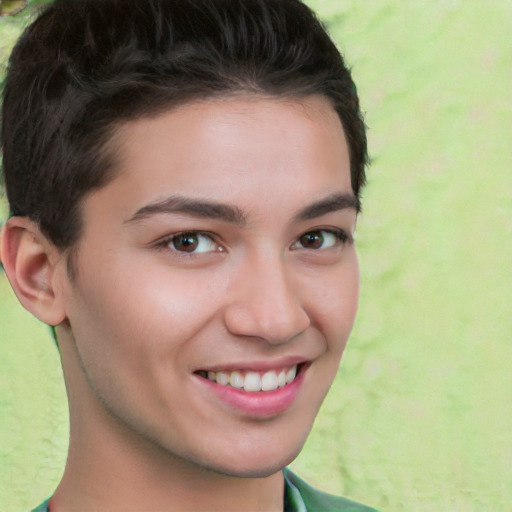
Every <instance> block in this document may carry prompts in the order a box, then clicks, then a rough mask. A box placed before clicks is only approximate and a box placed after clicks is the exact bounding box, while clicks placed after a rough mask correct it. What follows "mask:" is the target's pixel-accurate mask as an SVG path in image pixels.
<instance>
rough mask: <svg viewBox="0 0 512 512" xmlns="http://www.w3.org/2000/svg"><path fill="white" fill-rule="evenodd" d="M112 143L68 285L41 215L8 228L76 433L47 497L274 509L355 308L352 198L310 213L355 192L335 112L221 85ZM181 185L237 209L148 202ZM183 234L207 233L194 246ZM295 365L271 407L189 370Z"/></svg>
mask: <svg viewBox="0 0 512 512" xmlns="http://www.w3.org/2000/svg"><path fill="white" fill-rule="evenodd" d="M113 143H114V146H115V147H116V154H117V155H119V162H118V166H119V171H120V172H119V174H118V177H116V178H115V179H114V180H113V181H111V182H110V183H109V184H108V185H106V186H105V187H104V188H102V189H100V190H98V191H95V192H93V193H91V194H90V195H88V196H87V197H86V198H85V201H84V203H83V218H84V232H83V235H82V237H81V239H80V242H79V245H78V248H77V251H76V267H77V277H76V280H75V281H74V282H70V280H69V275H68V272H67V269H66V260H65V258H64V254H62V253H59V251H57V250H56V249H55V247H53V245H52V244H51V242H48V241H47V240H46V239H45V238H44V236H42V235H41V233H40V232H39V230H38V228H37V226H36V225H34V224H33V223H32V222H30V221H28V220H27V219H23V218H13V219H11V220H10V221H9V223H8V224H7V226H6V229H5V230H4V236H3V248H2V251H3V255H2V258H3V260H4V264H5V266H6V270H7V273H8V276H9V278H10V280H11V283H12V284H13V288H14V289H15V291H16V293H17V294H18V296H19V297H20V300H21V302H22V303H23V304H24V305H25V307H27V308H28V309H29V310H31V311H32V312H33V313H34V314H36V316H38V317H39V318H41V319H42V320H43V321H45V322H47V323H50V324H53V325H57V326H58V327H57V332H58V337H59V344H60V348H61V354H62V361H63V367H64V375H65V379H66V386H67V390H68V395H69V402H70V419H71V434H70V449H69V457H68V461H67V465H66V470H65V473H64V476H63V479H62V482H61V484H60V485H59V487H58V489H57V491H56V493H55V496H54V499H53V502H52V510H55V511H57V512H65V511H71V510H73V511H75V512H76V511H81V510H84V511H85V510H109V511H112V512H114V511H118V510H119V511H121V510H123V511H125V512H126V511H136V510H139V511H140V510H164V509H165V508H166V507H169V505H170V504H172V507H173V510H192V509H193V510H242V509H243V510H266V511H269V510H282V493H283V478H282V473H281V469H282V468H283V467H284V466H285V465H286V464H288V463H289V462H291V461H292V460H293V459H294V458H295V457H296V456H297V454H298V453H299V451H300V449H301V447H302V446H303V443H304V441H305V439H306V436H307V435H308V433H309V431H310V429H311V426H312V423H313V420H314V418H315V416H316V414H317V412H318V409H319V407H320V405H321V403H322V400H323V399H324V397H325V394H326V393H327V391H328V389H329V387H330V385H331V383H332V381H333V379H334V377H335V374H336V371H337V368H338V365H339V361H340V359H341V356H342V354H343V350H344V348H345V345H346V342H347V339H348V336H349V333H350V331H351V329H352V325H353V322H354V318H355V315H356V310H357V300H358V292H359V270H358V262H357V256H356V251H355V247H354V244H353V239H352V235H353V232H354V229H355V224H356V209H355V207H354V206H350V204H349V205H348V206H347V205H346V204H343V205H341V204H338V203H337V204H338V206H336V205H334V206H333V205H331V207H328V208H327V210H330V211H325V210H326V208H324V211H319V212H317V213H318V215H317V214H315V213H314V212H313V213H311V212H309V213H310V215H309V217H308V215H304V213H305V212H304V210H305V208H307V207H308V206H310V205H312V204H314V203H318V202H322V201H323V202H324V203H325V202H326V199H328V198H332V197H333V195H340V196H342V197H343V198H345V199H347V198H348V203H350V199H352V200H353V193H352V189H351V183H350V172H349V169H350V163H349V156H348V149H347V145H346V142H345V138H344V134H343V129H342V126H341V123H340V121H339V118H338V116H337V115H336V113H335V111H334V110H333V108H332V107H331V106H330V104H329V103H328V101H327V100H326V99H324V98H321V97H308V98H302V99H277V98H268V97H254V96H247V97H237V98H226V99H222V100H219V99H216V100H212V101H203V102H195V103H191V104H188V105H185V106H182V107H180V108H178V109H175V110H173V111H170V112H167V113H165V114H161V115H159V116H158V117H156V118H152V119H138V120H135V121H131V122H129V123H127V124H125V125H124V126H122V127H121V128H120V129H119V131H118V132H117V134H116V136H115V140H114V141H113ZM177 195H179V196H180V197H185V198H187V199H188V200H189V201H190V200H191V199H193V200H194V201H196V202H200V203H204V202H209V203H212V202H214V203H216V204H217V203H220V204H222V205H229V206H230V208H231V209H230V212H231V213H233V211H232V210H234V213H236V216H235V217H236V218H224V217H222V216H221V217H222V218H216V217H218V215H216V216H214V217H212V214H211V211H209V213H208V212H207V213H205V212H204V211H202V213H201V214H198V213H197V212H196V213H193V212H183V211H180V212H177V211H166V212H162V211H160V212H155V211H154V210H155V209H157V210H158V208H155V207H154V205H155V204H158V205H160V207H159V208H160V210H161V209H162V208H161V205H162V202H165V201H166V200H167V199H168V198H169V197H173V198H175V197H176V196H177ZM327 202H328V201H327ZM148 205H153V206H152V207H148ZM173 205H174V207H175V203H173ZM168 210H170V209H169V208H168ZM137 212H138V213H137ZM301 212H302V216H300V213H301ZM232 216H233V215H232ZM305 217H308V218H305ZM332 230H334V231H340V230H341V231H342V232H343V234H344V235H343V236H342V239H339V238H338V237H336V236H335V235H333V234H331V233H330V231H332ZM184 231H186V232H194V233H196V232H200V233H203V234H201V235H200V236H199V238H194V237H192V241H193V242H194V243H195V242H197V243H198V245H197V248H195V249H194V252H187V250H188V249H190V247H189V248H188V249H187V250H183V245H181V246H180V245H179V242H180V239H179V238H176V234H179V233H182V232H184ZM307 233H312V235H313V236H312V237H311V236H310V237H309V238H308V237H304V236H303V235H305V234H307ZM173 236H174V237H175V238H172V237H173ZM194 236H196V235H194ZM192 247H194V245H192ZM294 360H300V361H306V362H307V369H306V371H304V372H303V374H302V379H303V381H302V383H301V386H300V389H299V391H298V392H297V393H296V396H295V397H294V400H293V401H292V403H291V405H289V406H288V407H287V408H286V410H284V411H282V412H279V413H268V414H260V413H255V414H252V413H251V412H250V411H245V410H240V409H238V408H236V407H233V406H231V405H229V404H227V403H226V402H224V401H223V400H222V399H221V398H219V396H218V395H217V394H215V393H213V392H212V391H211V388H210V385H209V383H208V381H206V380H205V379H202V378H201V377H199V376H198V374H197V372H198V371H199V370H205V369H206V370H207V369H214V370H219V369H223V368H228V367H229V368H231V367H236V368H240V369H244V368H250V367H251V365H254V364H257V365H270V366H272V365H275V366H279V365H281V366H283V365H284V363H285V362H288V363H289V362H290V361H294ZM240 477H244V478H242V479H241V478H240Z"/></svg>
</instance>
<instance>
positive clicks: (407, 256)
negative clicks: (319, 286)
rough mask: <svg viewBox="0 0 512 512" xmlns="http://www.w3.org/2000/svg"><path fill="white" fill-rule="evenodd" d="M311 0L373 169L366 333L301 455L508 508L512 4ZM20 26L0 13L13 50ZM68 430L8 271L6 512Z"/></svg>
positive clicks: (477, 507) (46, 357)
mask: <svg viewBox="0 0 512 512" xmlns="http://www.w3.org/2000/svg"><path fill="white" fill-rule="evenodd" d="M309 3H310V4H311V5H312V6H313V7H314V8H316V9H317V10H318V12H319V13H320V16H321V17H322V18H323V19H324V20H326V22H327V24H328V26H329V29H330V31H331V34H332V35H333V36H334V38H335V39H336V40H337V41H338V43H339V45H340V48H341V49H342V50H343V51H344V52H345V53H346V56H347V60H348V62H349V63H350V64H351V65H352V67H353V74H354V77H355V80H356V82H357V83H358V86H359V91H360V96H361V101H362V104H363V107H364V110H365V111H366V112H367V123H368V125H369V127H370V131H369V141H370V148H371V154H372V158H373V165H372V167H371V169H370V170H369V183H368V187H367V189H366V191H365V194H364V213H363V215H362V216H361V218H360V221H359V226H358V234H357V238H358V246H359V253H360V259H361V267H362V274H363V288H362V296H361V308H360V312H359V316H358V319H357V324H356V328H355V331H354V334H353V336H352V338H351V342H350V344H349V347H348V350H347V353H346V355H345V358H344V361H343V363H342V366H341V369H340V372H339V375H338V377H337V380H336V382H335V384H334V385H333V389H332V391H331V393H330V395H329V397H328V398H327V399H326V402H325V404H324V406H323V409H322V411H321V414H320V416H319V418H318V420H317V422H316V425H315V428H314V431H313V433H312V435H311V436H310V439H309V441H308V443H307V445H306V448H305V450H304V451H303V453H302V454H301V456H300V457H299V458H298V459H297V461H296V462H295V463H294V465H293V466H294V468H295V469H296V470H297V471H298V472H300V473H301V474H302V476H304V477H305V478H306V479H308V480H310V481H311V482H312V483H314V484H316V485H317V486H319V487H321V488H323V489H325V490H328V491H331V492H334V493H338V494H344V495H347V496H350V497H352V498H354V499H357V500H360V501H363V502H365V503H368V504H372V505H374V506H376V507H379V508H381V509H382V510H383V511H390V512H411V511H414V512H427V511H428V512H432V511H450V512H458V511H464V512H469V511H498V510H499V511H500V512H501V511H503V512H505V511H510V510H512V371H511V368H512V346H511V341H512V149H511V148H512V37H511V27H512V2H511V1H509V0H495V1H492V0H488V1H484V0H480V1H477V0H466V1H462V0H451V1H450V0H445V1H441V0H423V1H419V0H418V1H412V0H405V1H402V2H396V1H394V0H374V1H372V0H367V1H363V0H358V1H355V0H353V1H340V0H310V1H309ZM19 25H20V22H19V20H13V19H1V20H0V52H1V57H2V58H5V55H6V53H7V51H8V48H9V47H10V45H11V44H12V42H13V40H14V38H15V36H16V34H17V33H18V31H19V28H18V26H19ZM4 211H5V210H4ZM67 428H68V427H67V411H66V400H65V392H64V389H63V385H62V376H61V370H60V368H59V360H58V354H57V351H56V350H55V348H54V346H53V343H52V341H51V339H50V337H49V335H48V332H47V330H46V328H44V327H43V326H41V325H39V324H38V323H37V322H36V321H35V320H33V319H32V318H31V317H30V316H29V315H28V314H27V313H25V312H24V311H23V310H22V309H21V307H20V306H18V305H17V303H16V301H15V299H14V297H13V294H12V292H11V291H10V289H9V285H8V283H7V282H6V280H5V277H4V276H0V510H2V511H6V512H11V511H12V512H16V511H23V510H28V509H29V508H30V507H31V506H34V505H35V504H36V503H38V502H39V501H41V500H42V499H43V498H44V497H46V496H47V495H48V494H49V493H51V491H52V489H53V488H54V486H55V485H56V483H57V482H58V480H59V476H60V473H61V471H62V468H63V464H64V459H65V452H66V436H67Z"/></svg>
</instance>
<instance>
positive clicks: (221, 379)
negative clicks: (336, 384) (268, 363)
mask: <svg viewBox="0 0 512 512" xmlns="http://www.w3.org/2000/svg"><path fill="white" fill-rule="evenodd" d="M303 366H304V364H298V365H297V364H295V365H293V366H289V367H286V368H280V369H276V370H268V371H265V372H256V371H250V370H234V371H228V370H226V371H222V370H221V371H215V372H214V371H206V370H199V371H198V372H196V374H197V375H198V376H199V377H202V378H203V379H208V380H210V381H212V382H215V383H216V384H219V385H220V386H227V387H232V388H236V389H240V390H244V391H248V392H251V393H256V392H259V391H261V392H265V391H275V390H276V389H279V388H284V387H285V386H287V385H288V384H291V383H292V382H293V381H294V380H295V378H296V377H297V375H298V374H299V373H300V371H301V369H302V368H303Z"/></svg>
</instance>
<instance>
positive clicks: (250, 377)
mask: <svg viewBox="0 0 512 512" xmlns="http://www.w3.org/2000/svg"><path fill="white" fill-rule="evenodd" d="M244 390H245V391H261V377H260V376H259V374H257V373H256V372H248V373H246V374H245V379H244Z"/></svg>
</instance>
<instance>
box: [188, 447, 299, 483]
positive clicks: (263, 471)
mask: <svg viewBox="0 0 512 512" xmlns="http://www.w3.org/2000/svg"><path fill="white" fill-rule="evenodd" d="M303 444H304V442H302V443H300V444H299V446H295V447H294V448H292V449H288V450H286V452H285V453H283V450H268V451H267V450H265V451H262V450H259V449H254V450H253V451H252V452H249V453H246V454H240V453H235V451H233V452H232V455H233V456H232V457H229V458H228V459H227V460H226V459H224V460H222V458H221V457H219V458H218V459H217V460H212V459H211V458H208V459H202V460H195V461H192V462H195V463H196V464H197V465H199V466H202V467H203V468H204V469H206V470H209V471H213V472H215V473H218V474H221V475H225V476H229V477H237V478H265V477H269V476H271V475H274V474H275V473H277V472H279V471H281V470H282V469H283V468H285V467H286V466H287V465H288V464H290V463H291V462H292V461H293V460H295V459H296V457H297V456H298V455H299V453H300V451H301V449H302V446H303Z"/></svg>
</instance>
